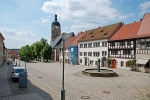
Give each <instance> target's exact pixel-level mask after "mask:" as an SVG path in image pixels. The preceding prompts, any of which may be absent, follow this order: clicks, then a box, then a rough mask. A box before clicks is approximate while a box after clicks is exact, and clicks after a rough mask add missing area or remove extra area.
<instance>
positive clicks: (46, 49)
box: [41, 45, 52, 61]
mask: <svg viewBox="0 0 150 100" xmlns="http://www.w3.org/2000/svg"><path fill="white" fill-rule="evenodd" d="M51 55H52V47H51V46H50V45H46V46H45V47H44V48H43V49H42V51H41V57H43V58H44V59H47V61H48V59H51Z"/></svg>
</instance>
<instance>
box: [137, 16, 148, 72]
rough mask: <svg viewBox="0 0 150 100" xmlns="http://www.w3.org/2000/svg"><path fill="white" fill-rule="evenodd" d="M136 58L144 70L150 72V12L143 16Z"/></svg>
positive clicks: (138, 33)
mask: <svg viewBox="0 0 150 100" xmlns="http://www.w3.org/2000/svg"><path fill="white" fill-rule="evenodd" d="M136 60H137V62H136V63H137V64H138V66H139V68H140V69H141V71H143V72H150V13H147V14H145V15H144V17H143V18H142V22H141V25H140V27H139V30H138V32H137V35H136Z"/></svg>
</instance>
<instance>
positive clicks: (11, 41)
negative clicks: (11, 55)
mask: <svg viewBox="0 0 150 100" xmlns="http://www.w3.org/2000/svg"><path fill="white" fill-rule="evenodd" d="M0 32H1V33H2V34H3V36H4V38H5V42H4V43H5V46H6V47H7V48H20V47H22V46H25V45H27V44H28V45H31V44H32V43H33V42H36V41H38V40H39V37H38V36H36V35H35V34H34V33H32V32H30V31H16V30H14V29H8V28H6V27H0Z"/></svg>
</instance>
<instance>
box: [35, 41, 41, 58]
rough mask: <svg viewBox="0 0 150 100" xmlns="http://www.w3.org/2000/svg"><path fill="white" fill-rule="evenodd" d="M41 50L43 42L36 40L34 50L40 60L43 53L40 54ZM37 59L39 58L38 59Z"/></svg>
mask: <svg viewBox="0 0 150 100" xmlns="http://www.w3.org/2000/svg"><path fill="white" fill-rule="evenodd" d="M41 50H42V45H41V43H40V42H38V41H37V42H35V43H34V52H35V56H36V58H38V60H39V58H40V57H41V54H40V52H41ZM36 60H37V59H36Z"/></svg>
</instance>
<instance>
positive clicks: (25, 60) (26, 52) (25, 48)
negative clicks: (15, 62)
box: [25, 48, 27, 70]
mask: <svg viewBox="0 0 150 100" xmlns="http://www.w3.org/2000/svg"><path fill="white" fill-rule="evenodd" d="M26 57H27V52H26V48H25V70H27V69H26Z"/></svg>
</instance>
